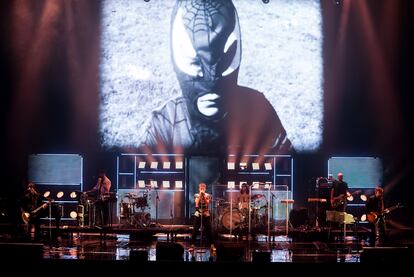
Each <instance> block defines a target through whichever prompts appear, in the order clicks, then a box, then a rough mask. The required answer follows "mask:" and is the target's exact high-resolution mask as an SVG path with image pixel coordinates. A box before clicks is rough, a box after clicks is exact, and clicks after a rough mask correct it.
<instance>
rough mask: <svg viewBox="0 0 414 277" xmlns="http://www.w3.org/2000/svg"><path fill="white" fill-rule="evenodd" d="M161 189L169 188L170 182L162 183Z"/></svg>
mask: <svg viewBox="0 0 414 277" xmlns="http://www.w3.org/2000/svg"><path fill="white" fill-rule="evenodd" d="M162 187H163V188H170V181H162Z"/></svg>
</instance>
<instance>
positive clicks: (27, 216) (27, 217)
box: [22, 200, 52, 224]
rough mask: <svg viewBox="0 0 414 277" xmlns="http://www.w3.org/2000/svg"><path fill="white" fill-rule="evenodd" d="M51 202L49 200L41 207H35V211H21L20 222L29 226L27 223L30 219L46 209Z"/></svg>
mask: <svg viewBox="0 0 414 277" xmlns="http://www.w3.org/2000/svg"><path fill="white" fill-rule="evenodd" d="M51 202H52V201H51V200H49V201H48V202H45V203H43V204H42V205H40V206H39V207H37V208H36V209H34V210H33V211H31V212H26V211H22V220H23V222H24V223H25V224H29V221H30V219H31V218H32V217H34V216H36V215H37V213H38V212H39V211H41V210H43V209H46V207H47V206H48V205H49V204H50V203H51Z"/></svg>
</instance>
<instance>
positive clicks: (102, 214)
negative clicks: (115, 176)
mask: <svg viewBox="0 0 414 277" xmlns="http://www.w3.org/2000/svg"><path fill="white" fill-rule="evenodd" d="M110 190H111V180H109V178H108V177H107V176H106V173H105V171H100V172H99V175H98V180H97V182H96V185H95V186H94V187H93V188H92V189H91V190H89V191H88V193H91V192H94V191H97V192H98V195H97V198H96V199H97V200H96V201H95V208H96V212H97V214H98V220H99V222H98V224H97V225H99V224H100V225H107V224H108V217H109V212H110V211H109V200H108V199H107V198H105V195H108V193H109V191H110Z"/></svg>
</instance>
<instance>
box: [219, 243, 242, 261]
mask: <svg viewBox="0 0 414 277" xmlns="http://www.w3.org/2000/svg"><path fill="white" fill-rule="evenodd" d="M243 257H244V246H241V245H237V244H220V245H218V246H217V259H216V260H217V261H218V262H223V261H224V262H242V261H243Z"/></svg>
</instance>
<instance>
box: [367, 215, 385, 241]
mask: <svg viewBox="0 0 414 277" xmlns="http://www.w3.org/2000/svg"><path fill="white" fill-rule="evenodd" d="M370 228H371V233H370V237H369V244H370V246H379V245H382V244H384V243H387V233H386V232H387V230H386V226H385V220H384V218H378V220H377V221H376V222H375V223H370Z"/></svg>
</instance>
